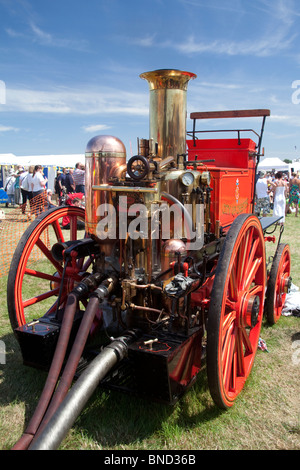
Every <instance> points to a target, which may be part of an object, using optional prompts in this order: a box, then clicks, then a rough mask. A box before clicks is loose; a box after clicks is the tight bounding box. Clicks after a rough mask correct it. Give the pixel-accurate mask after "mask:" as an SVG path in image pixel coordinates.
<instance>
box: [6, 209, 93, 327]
mask: <svg viewBox="0 0 300 470" xmlns="http://www.w3.org/2000/svg"><path fill="white" fill-rule="evenodd" d="M64 217H68V218H69V220H70V228H69V229H68V230H64V229H62V225H61V224H62V220H63V218H64ZM84 219H85V211H84V209H82V208H80V207H74V206H73V207H72V206H61V207H59V208H54V209H51V210H49V211H47V212H44V213H42V214H41V215H40V216H39V217H38V218H37V219H35V221H34V222H33V223H32V224H31V225H30V226H29V227H28V229H27V230H26V231H25V232H24V234H23V236H22V238H21V239H20V241H19V244H18V246H17V248H16V251H15V253H14V256H13V259H12V263H11V266H10V271H9V275H8V284H7V304H8V313H9V318H10V322H11V325H12V328H13V329H15V328H17V327H18V326H21V325H24V324H25V323H28V321H31V320H33V319H38V318H40V317H41V316H44V315H45V314H53V313H54V312H55V311H56V309H57V308H60V307H62V306H64V304H65V302H66V299H67V294H68V293H69V292H70V291H71V290H72V288H73V286H74V283H76V282H79V281H80V280H81V279H82V276H83V273H84V272H85V271H86V270H87V269H88V267H89V265H90V263H91V261H90V260H89V259H88V260H83V259H80V260H78V261H76V265H75V266H74V265H73V267H71V266H70V267H69V268H68V269H67V270H66V273H65V277H64V283H63V287H62V291H61V297H60V302H59V305H58V299H59V291H60V286H61V280H62V273H63V265H62V263H61V262H58V261H56V260H55V259H54V258H53V256H52V253H51V247H52V246H53V244H54V243H57V242H67V241H70V240H77V239H81V238H84V237H85V229H84ZM80 223H81V226H80V227H78V226H79V224H80Z"/></svg>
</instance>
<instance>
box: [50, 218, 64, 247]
mask: <svg viewBox="0 0 300 470" xmlns="http://www.w3.org/2000/svg"><path fill="white" fill-rule="evenodd" d="M52 227H53V230H54V232H55V235H56V238H57V241H58V242H61V243H63V242H64V241H65V237H64V235H63V232H62V229H61V226H60V224H59V221H58V220H55V221H54V222H53V224H52Z"/></svg>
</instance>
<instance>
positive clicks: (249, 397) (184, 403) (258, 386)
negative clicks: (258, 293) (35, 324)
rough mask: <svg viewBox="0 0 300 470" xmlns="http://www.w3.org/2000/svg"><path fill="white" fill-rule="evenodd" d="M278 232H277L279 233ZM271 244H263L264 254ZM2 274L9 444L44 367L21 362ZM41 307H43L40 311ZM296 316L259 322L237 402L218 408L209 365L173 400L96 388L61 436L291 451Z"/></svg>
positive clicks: (88, 441) (297, 271)
mask: <svg viewBox="0 0 300 470" xmlns="http://www.w3.org/2000/svg"><path fill="white" fill-rule="evenodd" d="M276 233H278V232H276ZM299 233H300V217H299V218H295V217H294V216H293V215H288V217H287V220H286V224H285V231H284V233H283V236H282V242H285V243H289V244H290V247H291V255H292V279H293V283H294V284H295V285H296V286H299V287H300V236H299ZM271 251H272V246H271V245H270V246H268V254H270V253H271ZM6 284H7V277H6V276H4V277H2V278H0V339H1V340H2V341H3V342H4V343H5V346H6V364H2V365H1V364H0V448H1V449H2V450H8V449H10V448H11V447H12V446H13V445H14V443H15V442H16V441H17V440H18V439H19V437H20V436H21V434H22V431H23V429H24V426H25V425H26V423H27V422H28V420H29V419H30V417H31V416H32V414H33V412H34V409H35V406H36V404H37V401H38V399H39V396H40V393H41V391H42V388H43V385H44V381H45V379H46V374H45V373H44V372H41V371H37V370H35V369H32V368H29V367H26V366H24V365H23V364H22V357H21V354H20V351H19V346H18V343H17V342H16V339H15V337H14V335H13V334H12V331H11V327H10V323H9V320H8V313H7V307H6ZM42 313H44V312H42ZM299 322H300V318H297V317H293V316H290V317H282V318H281V319H280V321H279V322H278V323H277V324H276V325H275V326H273V327H269V326H268V325H267V324H265V323H264V324H263V328H262V331H261V337H262V338H263V339H264V340H265V341H266V343H267V347H268V352H265V351H261V350H258V352H257V355H256V359H255V363H254V367H253V370H252V372H251V375H250V377H249V379H248V381H247V383H246V386H245V388H244V390H243V392H242V393H241V395H240V396H239V398H238V400H237V402H236V404H235V406H234V407H233V408H231V409H230V410H229V411H220V410H219V409H218V408H216V406H215V405H214V403H213V401H212V399H211V397H210V394H209V391H208V387H207V378H206V368H205V364H204V365H203V370H202V371H201V372H200V374H199V376H198V378H197V382H196V384H195V385H194V387H193V388H192V389H191V390H190V391H189V392H188V393H187V394H186V395H185V396H184V397H183V399H182V400H181V401H180V402H178V403H177V404H176V405H175V406H173V407H171V406H167V405H162V404H157V403H152V402H148V401H144V400H142V399H139V398H134V399H132V397H129V396H127V395H123V394H121V393H118V392H111V393H107V392H102V391H101V390H100V389H99V390H97V392H96V393H95V394H94V396H93V397H92V398H91V399H90V401H89V403H88V406H87V407H86V408H85V410H84V412H83V413H82V414H81V416H80V417H79V418H78V420H77V421H76V423H75V425H74V427H73V428H72V429H71V430H70V432H69V433H68V436H67V437H66V439H65V440H64V441H63V443H62V445H61V449H69V450H70V449H74V450H79V449H82V450H104V449H105V450H162V449H164V450H198V449H200V450H201V449H205V450H217V449H218V450H232V449H237V450H239V449H244V450H279V449H284V450H296V449H299V448H300V426H299V424H300V411H299V376H300V374H299V372H300V354H299V353H300V346H299V345H300V326H299Z"/></svg>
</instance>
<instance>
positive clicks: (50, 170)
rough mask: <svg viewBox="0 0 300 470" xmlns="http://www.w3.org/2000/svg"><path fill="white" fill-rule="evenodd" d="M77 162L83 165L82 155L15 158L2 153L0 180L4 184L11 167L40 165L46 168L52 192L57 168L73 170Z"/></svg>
mask: <svg viewBox="0 0 300 470" xmlns="http://www.w3.org/2000/svg"><path fill="white" fill-rule="evenodd" d="M78 162H81V163H83V164H84V162H85V155H84V154H78V153H76V154H69V155H26V156H16V155H14V154H13V153H4V154H0V165H1V166H2V167H3V168H2V175H1V176H2V178H1V176H0V180H1V179H2V184H4V181H5V178H6V176H7V174H8V171H9V168H10V167H11V166H17V165H22V166H24V167H29V166H31V165H42V166H43V167H44V168H47V178H48V188H49V189H52V190H53V189H54V179H55V177H56V173H57V168H64V167H65V168H75V165H76V163H78Z"/></svg>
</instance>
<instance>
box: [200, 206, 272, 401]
mask: <svg viewBox="0 0 300 470" xmlns="http://www.w3.org/2000/svg"><path fill="white" fill-rule="evenodd" d="M265 259H266V257H265V244H264V235H263V231H262V228H261V224H260V222H259V220H258V218H257V217H256V216H254V215H252V214H250V215H249V214H242V215H240V216H238V217H237V218H236V219H235V220H234V222H233V223H232V225H231V227H230V229H229V231H228V234H227V236H226V240H225V243H224V245H223V249H222V251H221V254H220V257H219V261H218V265H217V269H216V273H215V279H214V284H213V288H212V293H211V301H210V307H209V314H208V328H207V376H208V384H209V389H210V393H211V396H212V398H213V400H214V402H215V403H216V404H217V405H218V406H219V407H220V408H223V409H227V408H229V407H231V406H232V405H233V404H234V401H235V399H236V398H237V396H238V395H239V393H240V392H241V390H242V389H243V387H244V384H245V382H246V380H247V377H248V376H249V374H250V371H251V368H252V365H253V361H254V357H255V354H256V350H257V345H258V340H259V334H260V329H261V323H262V317H263V307H264V295H265V284H266V262H265Z"/></svg>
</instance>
